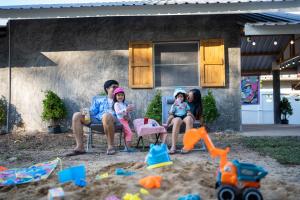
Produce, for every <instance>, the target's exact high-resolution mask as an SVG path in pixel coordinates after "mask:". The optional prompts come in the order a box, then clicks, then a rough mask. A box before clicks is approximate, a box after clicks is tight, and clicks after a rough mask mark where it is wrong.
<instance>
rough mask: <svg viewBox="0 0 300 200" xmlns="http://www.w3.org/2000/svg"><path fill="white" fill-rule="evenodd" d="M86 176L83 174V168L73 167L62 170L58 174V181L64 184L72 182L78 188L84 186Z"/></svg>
mask: <svg viewBox="0 0 300 200" xmlns="http://www.w3.org/2000/svg"><path fill="white" fill-rule="evenodd" d="M85 179H86V174H85V167H84V166H83V165H81V166H75V167H70V168H67V169H64V170H62V171H59V172H58V181H59V182H60V183H65V182H69V181H73V183H74V184H75V185H77V186H79V187H84V186H86V180H85Z"/></svg>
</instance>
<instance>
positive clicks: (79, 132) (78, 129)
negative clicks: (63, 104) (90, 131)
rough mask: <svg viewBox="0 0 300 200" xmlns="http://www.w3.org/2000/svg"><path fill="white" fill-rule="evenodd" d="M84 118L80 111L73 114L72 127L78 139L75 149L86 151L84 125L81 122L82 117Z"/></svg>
mask: <svg viewBox="0 0 300 200" xmlns="http://www.w3.org/2000/svg"><path fill="white" fill-rule="evenodd" d="M82 118H83V116H82V114H81V113H80V112H76V113H74V114H73V118H72V129H73V134H74V136H75V140H76V147H75V149H74V150H75V151H84V145H83V125H82V124H81V119H82Z"/></svg>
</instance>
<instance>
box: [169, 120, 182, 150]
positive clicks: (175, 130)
mask: <svg viewBox="0 0 300 200" xmlns="http://www.w3.org/2000/svg"><path fill="white" fill-rule="evenodd" d="M171 124H172V125H173V127H172V146H171V151H174V150H176V143H177V136H178V133H179V131H180V126H181V124H182V119H180V118H179V117H176V118H174V119H173V120H172V122H171Z"/></svg>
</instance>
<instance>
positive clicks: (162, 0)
mask: <svg viewBox="0 0 300 200" xmlns="http://www.w3.org/2000/svg"><path fill="white" fill-rule="evenodd" d="M272 1H273V2H275V1H276V2H279V1H294V0H144V1H137V0H127V1H123V0H111V1H108V0H103V1H99V0H98V1H97V0H96V1H95V0H94V1H92V0H90V1H89V3H85V2H86V1H78V0H77V1H73V2H74V3H72V1H71V3H53V4H47V3H43V1H37V3H35V4H30V5H10V6H9V5H7V6H0V9H41V8H71V7H74V8H75V7H98V6H99V7H102V6H145V5H181V4H229V3H237V4H240V3H249V2H272ZM68 2H70V1H68ZM8 4H9V3H8Z"/></svg>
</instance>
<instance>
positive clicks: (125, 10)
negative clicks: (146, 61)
mask: <svg viewBox="0 0 300 200" xmlns="http://www.w3.org/2000/svg"><path fill="white" fill-rule="evenodd" d="M90 1H92V2H91V3H84V1H83V0H81V1H80V0H76V1H75V0H74V1H71V0H70V1H68V2H74V3H59V2H60V1H58V0H53V2H54V3H52V4H45V3H43V2H42V1H41V0H40V1H39V2H40V3H36V4H34V5H10V4H9V3H7V4H6V5H7V6H0V18H7V19H8V18H9V19H45V18H78V17H109V16H162V15H210V14H240V13H263V12H292V11H297V8H300V0H161V1H159V0H145V1H137V0H136V1H134V0H127V1H121V0H110V1H109V0H104V1H95V0H94V1H93V0H90ZM47 2H49V1H47ZM78 2H79V3H78ZM137 8H138V9H137Z"/></svg>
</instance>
